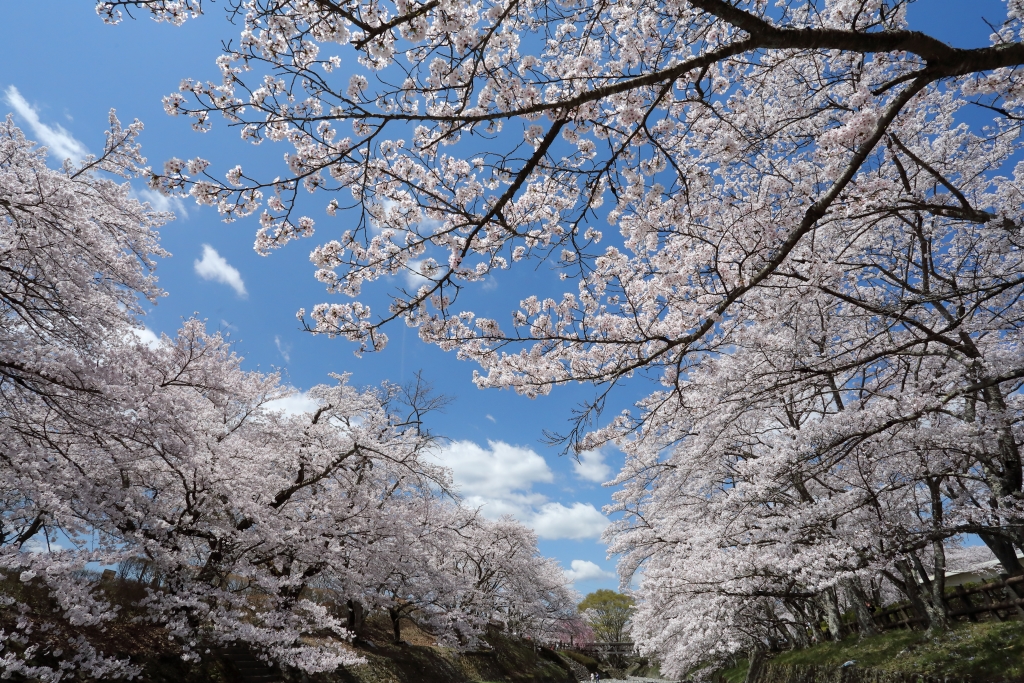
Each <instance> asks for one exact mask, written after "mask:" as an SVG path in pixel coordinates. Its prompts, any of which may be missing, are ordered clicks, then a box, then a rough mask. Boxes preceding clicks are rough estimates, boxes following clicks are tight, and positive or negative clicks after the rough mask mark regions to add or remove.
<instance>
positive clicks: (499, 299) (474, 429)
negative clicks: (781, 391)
mask: <svg viewBox="0 0 1024 683" xmlns="http://www.w3.org/2000/svg"><path fill="white" fill-rule="evenodd" d="M223 9H224V8H223V3H221V4H214V5H210V6H209V9H208V10H207V11H208V12H209V14H208V16H206V17H203V18H202V19H200V20H197V21H190V22H187V23H186V24H185V25H184V26H182V27H180V28H175V27H172V26H168V25H165V24H157V23H155V22H152V21H150V20H148V19H146V18H144V17H143V16H142V15H140V18H139V20H137V21H130V20H129V21H126V22H125V23H124V24H123V25H121V26H118V27H111V26H106V25H104V24H103V23H102V22H101V21H100V20H99V18H98V17H97V16H96V14H95V13H94V11H93V3H92V2H91V1H87V0H76V1H75V2H70V1H69V0H32V2H18V3H7V5H6V6H5V7H4V22H3V24H2V25H0V91H2V92H0V109H2V110H3V113H6V112H7V111H14V112H15V118H16V120H17V122H18V124H19V125H20V126H21V127H22V128H23V129H24V130H25V132H26V134H27V135H28V136H29V137H30V138H33V139H35V140H37V141H39V142H41V143H44V142H45V143H47V144H49V145H50V147H51V148H52V149H54V150H55V151H56V150H59V151H61V152H62V153H63V154H67V155H71V156H75V155H80V154H82V153H83V151H84V150H98V149H100V147H101V145H102V140H103V137H102V134H103V130H104V129H105V126H106V119H107V112H108V110H109V109H110V108H112V107H113V108H116V109H117V111H118V115H119V116H120V118H121V120H122V121H123V122H127V121H131V120H132V119H135V118H139V119H141V120H142V121H143V122H144V123H145V124H146V131H145V133H144V134H143V136H142V139H141V140H142V144H143V150H144V153H145V154H146V155H147V156H148V157H149V160H150V163H151V164H153V165H154V166H157V167H159V166H161V165H162V163H163V161H164V160H166V159H168V158H170V157H172V156H176V157H179V158H191V157H194V156H203V157H204V158H207V159H210V160H211V161H212V162H213V168H214V169H217V170H218V171H219V172H223V170H224V169H226V168H229V167H230V166H233V165H234V164H236V163H241V164H242V165H243V167H245V168H246V171H247V172H250V170H251V171H252V172H253V173H252V175H256V176H263V177H266V176H273V175H275V174H276V173H277V172H279V171H277V170H276V169H277V168H279V166H280V163H281V155H282V154H283V153H284V152H285V151H286V150H285V148H284V147H283V146H280V145H279V146H274V145H271V144H269V143H267V144H265V145H264V146H261V147H258V148H253V147H251V146H249V145H246V144H243V143H242V142H241V141H240V140H239V139H238V136H237V133H236V132H235V131H233V130H228V129H226V128H225V127H224V126H223V125H219V124H221V121H219V120H218V121H215V122H214V124H215V127H214V131H213V132H211V133H207V134H205V135H200V134H197V133H194V132H192V131H191V129H190V127H189V122H188V121H186V120H184V119H180V118H171V117H168V116H167V115H166V114H165V113H164V112H163V107H162V104H161V98H162V97H163V96H164V95H167V94H169V93H171V92H174V91H175V90H177V86H178V83H179V81H180V80H181V79H182V78H184V77H193V78H200V79H204V80H205V79H216V78H217V73H216V69H215V67H214V59H215V58H216V57H217V55H218V54H219V52H220V51H219V46H220V41H221V40H223V39H229V38H235V37H236V35H237V29H236V28H235V27H232V26H230V25H228V24H227V23H226V22H225V20H224V18H223ZM982 16H984V17H985V18H987V19H989V20H990V21H992V22H993V23H998V22H999V21H1001V20H1002V18H1004V17H1005V5H1004V4H1003V3H1002V2H1001V1H1000V0H920V1H919V2H918V3H916V4H915V5H913V6H912V8H911V18H912V23H913V24H914V28H919V29H921V30H926V31H928V32H930V33H932V34H933V35H936V36H937V37H939V38H941V39H943V40H946V41H948V42H950V43H952V44H954V45H957V46H961V47H969V46H977V45H981V44H985V43H987V36H988V33H989V29H988V28H987V26H986V25H985V24H984V22H983V21H982V19H981V18H982ZM138 189H139V190H140V191H144V190H143V186H142V185H141V183H140V184H138ZM170 208H172V209H173V210H175V211H176V213H177V214H178V219H177V220H176V221H175V222H173V223H171V224H170V225H168V226H167V227H166V228H164V229H163V230H162V240H163V245H164V247H165V248H166V249H168V251H170V252H171V253H172V256H171V257H170V258H167V259H165V260H163V261H162V262H161V263H160V265H159V269H158V271H157V272H158V275H159V277H160V281H161V284H162V286H163V287H164V289H165V290H166V291H167V293H168V296H167V297H165V298H164V299H162V300H161V301H160V302H159V304H158V305H157V306H154V307H151V310H150V311H149V313H148V315H147V318H146V321H145V322H146V325H147V326H148V327H149V328H150V329H151V330H154V331H155V332H157V333H160V332H164V333H168V334H172V333H173V332H174V330H175V329H176V328H177V326H178V325H179V323H180V321H181V320H182V318H185V317H188V316H190V315H192V314H193V313H195V314H198V316H199V317H201V318H205V319H207V320H208V324H209V325H210V326H211V327H213V328H219V329H221V330H222V331H224V332H226V333H229V334H230V335H231V338H232V339H234V340H235V341H236V344H237V349H238V351H239V353H240V354H241V355H243V356H244V357H245V365H246V366H247V367H248V368H250V369H257V368H258V369H262V370H270V369H281V370H282V371H283V372H284V373H285V378H286V381H287V382H288V383H289V384H291V385H293V386H295V387H297V388H299V389H308V388H309V387H310V386H312V385H314V384H317V383H319V382H324V381H327V374H328V373H329V372H349V373H351V374H352V381H353V383H355V384H359V385H369V384H377V383H379V382H380V381H382V380H384V379H389V380H392V381H396V382H402V381H408V380H409V379H410V378H411V377H412V376H413V373H415V372H416V371H417V370H421V369H422V370H423V373H424V376H425V377H426V378H427V379H428V380H429V381H431V382H433V383H434V384H435V386H436V388H437V389H438V390H440V391H443V392H444V393H446V394H449V395H451V396H453V397H455V402H454V403H453V404H452V405H451V406H450V407H449V409H448V411H447V413H446V414H444V415H439V416H437V417H436V418H435V420H434V424H433V428H434V430H435V431H436V432H437V433H439V434H443V435H444V436H446V437H448V438H449V439H451V440H452V441H453V443H452V445H451V446H450V447H449V448H448V449H447V450H446V451H445V458H446V460H445V462H446V464H448V465H449V466H451V467H452V468H453V469H454V471H455V476H456V481H457V482H458V483H459V484H460V485H461V487H462V492H463V494H464V496H465V498H466V500H467V502H468V503H470V504H474V505H482V506H483V509H484V510H485V513H486V514H490V515H492V516H493V515H498V514H501V513H511V514H515V515H516V516H517V517H518V518H520V519H521V520H522V521H524V522H525V523H527V524H529V525H530V526H532V527H533V528H534V529H536V530H537V532H538V534H539V535H540V537H541V539H542V540H541V550H542V552H544V553H545V554H547V555H551V556H553V557H555V558H557V559H558V560H559V561H560V562H561V563H562V565H563V566H564V567H565V568H566V570H568V571H572V572H574V573H573V574H572V575H573V576H574V577H575V578H576V586H577V588H578V589H579V590H580V591H581V592H584V593H585V592H589V591H591V590H594V589H596V588H602V587H615V586H616V585H617V580H616V579H615V578H614V576H613V575H612V572H613V571H614V561H613V560H609V559H608V558H606V556H605V547H604V545H603V544H601V543H600V540H599V538H598V536H599V534H600V531H601V529H602V527H603V526H604V524H605V520H604V518H603V516H602V515H601V514H600V512H599V510H600V509H601V508H602V506H604V505H606V504H608V503H609V502H610V501H611V497H610V496H611V491H610V490H609V489H608V488H605V487H602V486H601V485H600V482H602V481H605V480H607V479H609V478H611V476H613V474H614V472H615V471H617V469H618V467H619V466H620V465H621V461H622V458H621V454H619V453H617V452H615V451H614V450H610V449H609V450H606V451H604V452H602V453H596V454H588V456H587V457H586V459H585V460H584V461H583V462H576V461H575V460H573V459H572V458H569V457H566V456H560V455H559V450H558V449H556V448H549V447H546V446H545V445H544V444H543V443H542V442H541V439H542V432H543V430H544V429H549V430H555V431H559V430H564V429H565V427H566V426H567V424H568V422H567V420H568V419H569V418H570V416H571V413H572V409H573V407H574V406H576V405H577V404H579V403H580V402H581V401H584V400H586V399H587V398H590V397H591V396H592V395H593V391H594V390H593V388H591V387H586V386H570V387H562V388H559V389H557V390H556V391H555V392H553V394H552V395H550V396H547V397H542V398H539V399H536V400H529V399H526V398H523V397H519V396H517V395H515V394H514V393H512V392H508V391H496V390H488V391H480V390H477V389H476V388H475V387H474V386H473V384H472V383H471V377H472V372H473V369H474V367H475V366H473V365H472V364H469V363H463V362H459V361H457V360H456V358H455V356H454V354H446V353H444V352H442V351H440V350H438V349H437V348H435V347H431V346H427V345H425V344H423V343H422V342H420V341H419V340H418V338H417V337H416V333H415V330H410V329H408V328H406V327H405V326H404V325H395V326H393V327H392V328H391V329H390V330H389V335H390V337H391V343H390V345H389V347H388V348H387V349H386V350H385V351H384V352H382V353H379V354H367V355H365V356H364V357H362V358H356V357H355V356H354V354H353V350H354V347H353V346H352V345H350V344H349V343H348V342H345V341H343V340H330V339H327V338H325V337H314V336H312V335H310V334H308V333H305V332H302V331H301V330H300V329H299V326H298V323H297V322H296V320H295V312H296V310H298V309H299V308H300V307H305V308H306V309H309V308H311V307H312V306H313V305H314V304H316V303H320V302H323V301H327V300H328V295H327V294H326V293H325V292H324V291H323V288H322V286H321V285H320V284H319V283H317V282H316V281H315V280H314V279H313V267H312V265H311V264H310V263H309V261H308V253H309V250H310V249H311V248H312V247H313V246H315V245H316V244H317V243H320V242H321V241H325V240H327V239H331V238H333V237H335V236H337V235H338V234H340V233H341V232H342V231H343V230H344V229H345V228H346V227H348V225H349V223H350V222H351V221H352V220H353V219H352V217H351V216H346V215H345V214H343V213H341V212H339V214H338V217H337V218H336V219H333V220H329V219H328V217H327V216H326V215H320V216H316V218H317V221H318V223H317V235H316V236H315V237H314V238H313V239H312V240H306V241H304V242H299V243H297V244H292V245H289V246H288V247H286V248H285V249H282V250H279V251H277V252H275V253H274V254H273V255H271V256H270V257H261V256H258V255H257V254H256V253H255V252H254V251H253V249H252V243H253V237H254V234H255V231H256V228H257V225H256V221H255V220H254V219H248V220H242V221H239V222H236V223H233V224H230V225H225V224H223V223H222V222H220V220H219V218H218V216H217V215H216V213H215V212H214V211H213V210H212V209H209V208H200V207H197V206H196V205H194V204H192V203H187V204H182V203H177V204H176V205H172V206H171V207H170ZM384 284H385V286H386V285H387V283H384ZM556 285H557V280H556V276H555V274H554V273H553V272H552V271H549V270H547V269H545V268H544V267H541V268H539V269H537V270H523V271H512V272H511V273H503V274H500V275H498V276H496V277H494V278H492V279H491V280H490V281H489V282H488V283H486V285H485V286H483V287H478V288H475V289H473V290H470V291H469V292H467V295H466V300H465V302H464V303H465V308H466V309H470V310H475V311H477V312H478V313H480V314H485V315H492V316H494V317H496V318H498V319H499V320H505V319H507V317H508V315H509V313H510V312H511V310H512V309H513V308H515V307H516V305H517V303H518V301H519V300H520V299H521V298H523V297H524V296H527V295H529V294H531V293H534V292H536V291H538V290H539V289H546V288H549V287H554V286H556ZM642 393H644V386H643V384H642V383H641V382H639V381H638V382H634V383H633V384H632V385H629V386H627V387H625V388H624V389H623V390H622V391H620V392H619V393H618V394H616V395H615V396H614V397H613V401H612V402H611V403H610V405H609V406H608V408H609V411H608V413H607V414H610V415H613V414H615V413H617V412H618V411H619V410H620V409H622V408H625V407H628V404H629V403H630V402H631V401H632V400H635V399H636V398H638V397H639V396H640V395H641V394H642Z"/></svg>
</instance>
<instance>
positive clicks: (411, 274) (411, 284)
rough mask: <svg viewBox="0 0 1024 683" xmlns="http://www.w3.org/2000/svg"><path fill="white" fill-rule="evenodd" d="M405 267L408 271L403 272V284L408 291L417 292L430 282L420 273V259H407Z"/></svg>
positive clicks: (421, 265) (421, 263)
mask: <svg viewBox="0 0 1024 683" xmlns="http://www.w3.org/2000/svg"><path fill="white" fill-rule="evenodd" d="M405 265H406V266H407V267H408V270H406V271H405V284H406V286H407V287H408V288H409V289H411V290H417V289H419V288H420V287H422V286H423V285H425V284H427V283H428V282H430V280H428V279H427V278H425V277H424V276H423V274H422V272H421V268H422V267H423V260H422V259H409V260H408V261H406V264H405Z"/></svg>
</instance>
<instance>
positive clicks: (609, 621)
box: [579, 588, 633, 643]
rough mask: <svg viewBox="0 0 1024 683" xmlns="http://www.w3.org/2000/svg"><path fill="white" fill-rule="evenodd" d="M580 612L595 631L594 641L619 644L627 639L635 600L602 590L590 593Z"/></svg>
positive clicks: (581, 605)
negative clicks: (628, 624)
mask: <svg viewBox="0 0 1024 683" xmlns="http://www.w3.org/2000/svg"><path fill="white" fill-rule="evenodd" d="M579 611H580V613H581V614H582V615H583V618H584V619H586V621H587V623H588V624H590V628H592V629H593V630H594V639H595V640H598V641H602V642H610V643H619V642H622V641H623V640H625V638H626V624H627V623H628V622H629V618H630V617H631V616H633V598H631V597H629V596H628V595H623V594H622V593H616V592H615V591H613V590H608V589H607V588H602V589H600V590H596V591H594V592H593V593H589V594H588V595H587V597H585V598H583V602H581V603H580V604H579Z"/></svg>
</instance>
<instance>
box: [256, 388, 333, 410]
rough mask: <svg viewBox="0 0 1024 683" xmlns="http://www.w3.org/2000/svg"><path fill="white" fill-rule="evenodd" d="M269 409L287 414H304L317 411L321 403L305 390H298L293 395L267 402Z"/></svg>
mask: <svg viewBox="0 0 1024 683" xmlns="http://www.w3.org/2000/svg"><path fill="white" fill-rule="evenodd" d="M266 407H267V410H281V411H284V413H285V414H287V415H302V414H303V413H312V412H315V411H316V409H317V408H319V407H320V404H319V403H317V402H316V401H314V400H313V399H311V398H310V397H309V394H308V393H306V392H305V391H298V392H296V393H294V394H292V395H291V396H285V397H284V398H277V399H274V400H273V401H268V402H267V406H266Z"/></svg>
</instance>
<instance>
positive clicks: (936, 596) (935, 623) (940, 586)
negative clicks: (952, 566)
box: [928, 541, 949, 631]
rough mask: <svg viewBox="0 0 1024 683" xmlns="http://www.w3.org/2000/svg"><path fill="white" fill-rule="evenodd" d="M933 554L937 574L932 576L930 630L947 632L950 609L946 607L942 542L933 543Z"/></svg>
mask: <svg viewBox="0 0 1024 683" xmlns="http://www.w3.org/2000/svg"><path fill="white" fill-rule="evenodd" d="M932 552H933V553H934V561H933V566H934V568H935V574H934V576H932V586H931V588H932V591H931V593H932V594H931V598H932V599H931V611H930V612H929V614H928V617H929V623H928V630H929V631H945V630H947V629H948V628H949V609H948V607H947V606H946V551H945V549H944V548H943V546H942V541H934V542H933V543H932Z"/></svg>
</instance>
